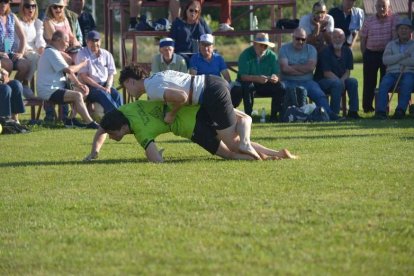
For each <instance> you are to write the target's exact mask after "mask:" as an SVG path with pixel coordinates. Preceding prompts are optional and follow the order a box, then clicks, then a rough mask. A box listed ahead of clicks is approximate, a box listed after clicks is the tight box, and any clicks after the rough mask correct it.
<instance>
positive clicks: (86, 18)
mask: <svg viewBox="0 0 414 276" xmlns="http://www.w3.org/2000/svg"><path fill="white" fill-rule="evenodd" d="M70 4H71V5H70V8H71V10H72V11H73V12H75V13H76V14H77V16H78V23H79V26H80V30H81V32H82V37H83V38H84V39H83V43H82V46H84V47H85V46H86V38H87V37H88V33H89V32H90V31H93V30H96V23H95V19H94V18H93V16H92V14H91V13H90V12H88V11H86V10H85V0H72V1H71V2H70Z"/></svg>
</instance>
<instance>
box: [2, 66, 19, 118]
mask: <svg viewBox="0 0 414 276" xmlns="http://www.w3.org/2000/svg"><path fill="white" fill-rule="evenodd" d="M22 94H23V86H22V84H21V83H20V82H19V81H18V80H10V79H9V72H8V71H7V70H5V69H4V68H0V117H8V118H11V119H13V120H15V121H16V122H17V123H19V113H24V112H25V109H24V104H23V98H22Z"/></svg>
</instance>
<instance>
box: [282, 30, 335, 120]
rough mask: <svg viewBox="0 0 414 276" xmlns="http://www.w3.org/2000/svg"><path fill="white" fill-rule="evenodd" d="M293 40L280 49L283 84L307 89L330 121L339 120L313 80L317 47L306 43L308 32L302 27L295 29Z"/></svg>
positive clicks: (290, 87) (310, 96) (288, 86)
mask: <svg viewBox="0 0 414 276" xmlns="http://www.w3.org/2000/svg"><path fill="white" fill-rule="evenodd" d="M292 40H293V41H292V42H291V43H286V44H285V45H283V46H282V47H281V48H280V53H279V55H280V69H281V72H282V74H281V78H282V80H283V83H284V84H285V85H286V87H287V88H289V89H295V88H296V87H302V88H304V89H306V91H307V93H308V97H309V98H310V99H311V100H312V101H314V102H315V104H316V105H317V106H321V107H323V108H324V109H325V110H326V112H327V113H328V114H329V118H330V120H332V121H336V120H339V119H340V118H339V116H338V115H337V114H336V113H335V112H333V111H332V109H331V108H330V106H329V102H328V100H327V98H326V95H325V93H324V92H323V91H322V89H321V88H320V86H319V85H318V83H316V82H315V81H314V80H313V70H315V67H316V61H317V52H316V49H315V47H313V46H312V45H310V44H307V43H306V31H305V30H304V29H303V28H301V27H299V28H297V29H295V30H294V31H293V34H292Z"/></svg>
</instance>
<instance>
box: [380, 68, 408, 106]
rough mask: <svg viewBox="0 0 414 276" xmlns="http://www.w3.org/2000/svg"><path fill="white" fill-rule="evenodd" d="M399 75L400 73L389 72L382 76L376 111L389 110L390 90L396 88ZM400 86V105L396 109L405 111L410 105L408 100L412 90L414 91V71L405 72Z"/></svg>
mask: <svg viewBox="0 0 414 276" xmlns="http://www.w3.org/2000/svg"><path fill="white" fill-rule="evenodd" d="M399 75H400V73H387V74H385V76H384V77H383V78H382V81H381V84H380V87H379V92H378V100H377V105H376V110H375V111H376V112H386V111H387V104H388V92H392V91H391V90H392V89H393V88H394V86H395V83H396V82H397V79H398V76H399ZM398 87H399V92H400V95H399V97H398V105H397V108H396V109H399V110H401V111H403V112H405V111H406V110H407V107H408V102H409V101H410V97H411V92H413V91H414V73H408V72H407V73H403V74H402V76H401V79H400V82H399V85H398Z"/></svg>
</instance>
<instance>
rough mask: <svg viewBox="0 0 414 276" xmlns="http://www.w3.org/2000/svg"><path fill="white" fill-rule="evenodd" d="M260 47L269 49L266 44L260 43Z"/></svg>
mask: <svg viewBox="0 0 414 276" xmlns="http://www.w3.org/2000/svg"><path fill="white" fill-rule="evenodd" d="M258 45H259V47H260V48H262V49H267V47H268V46H267V45H266V44H260V43H258Z"/></svg>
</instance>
